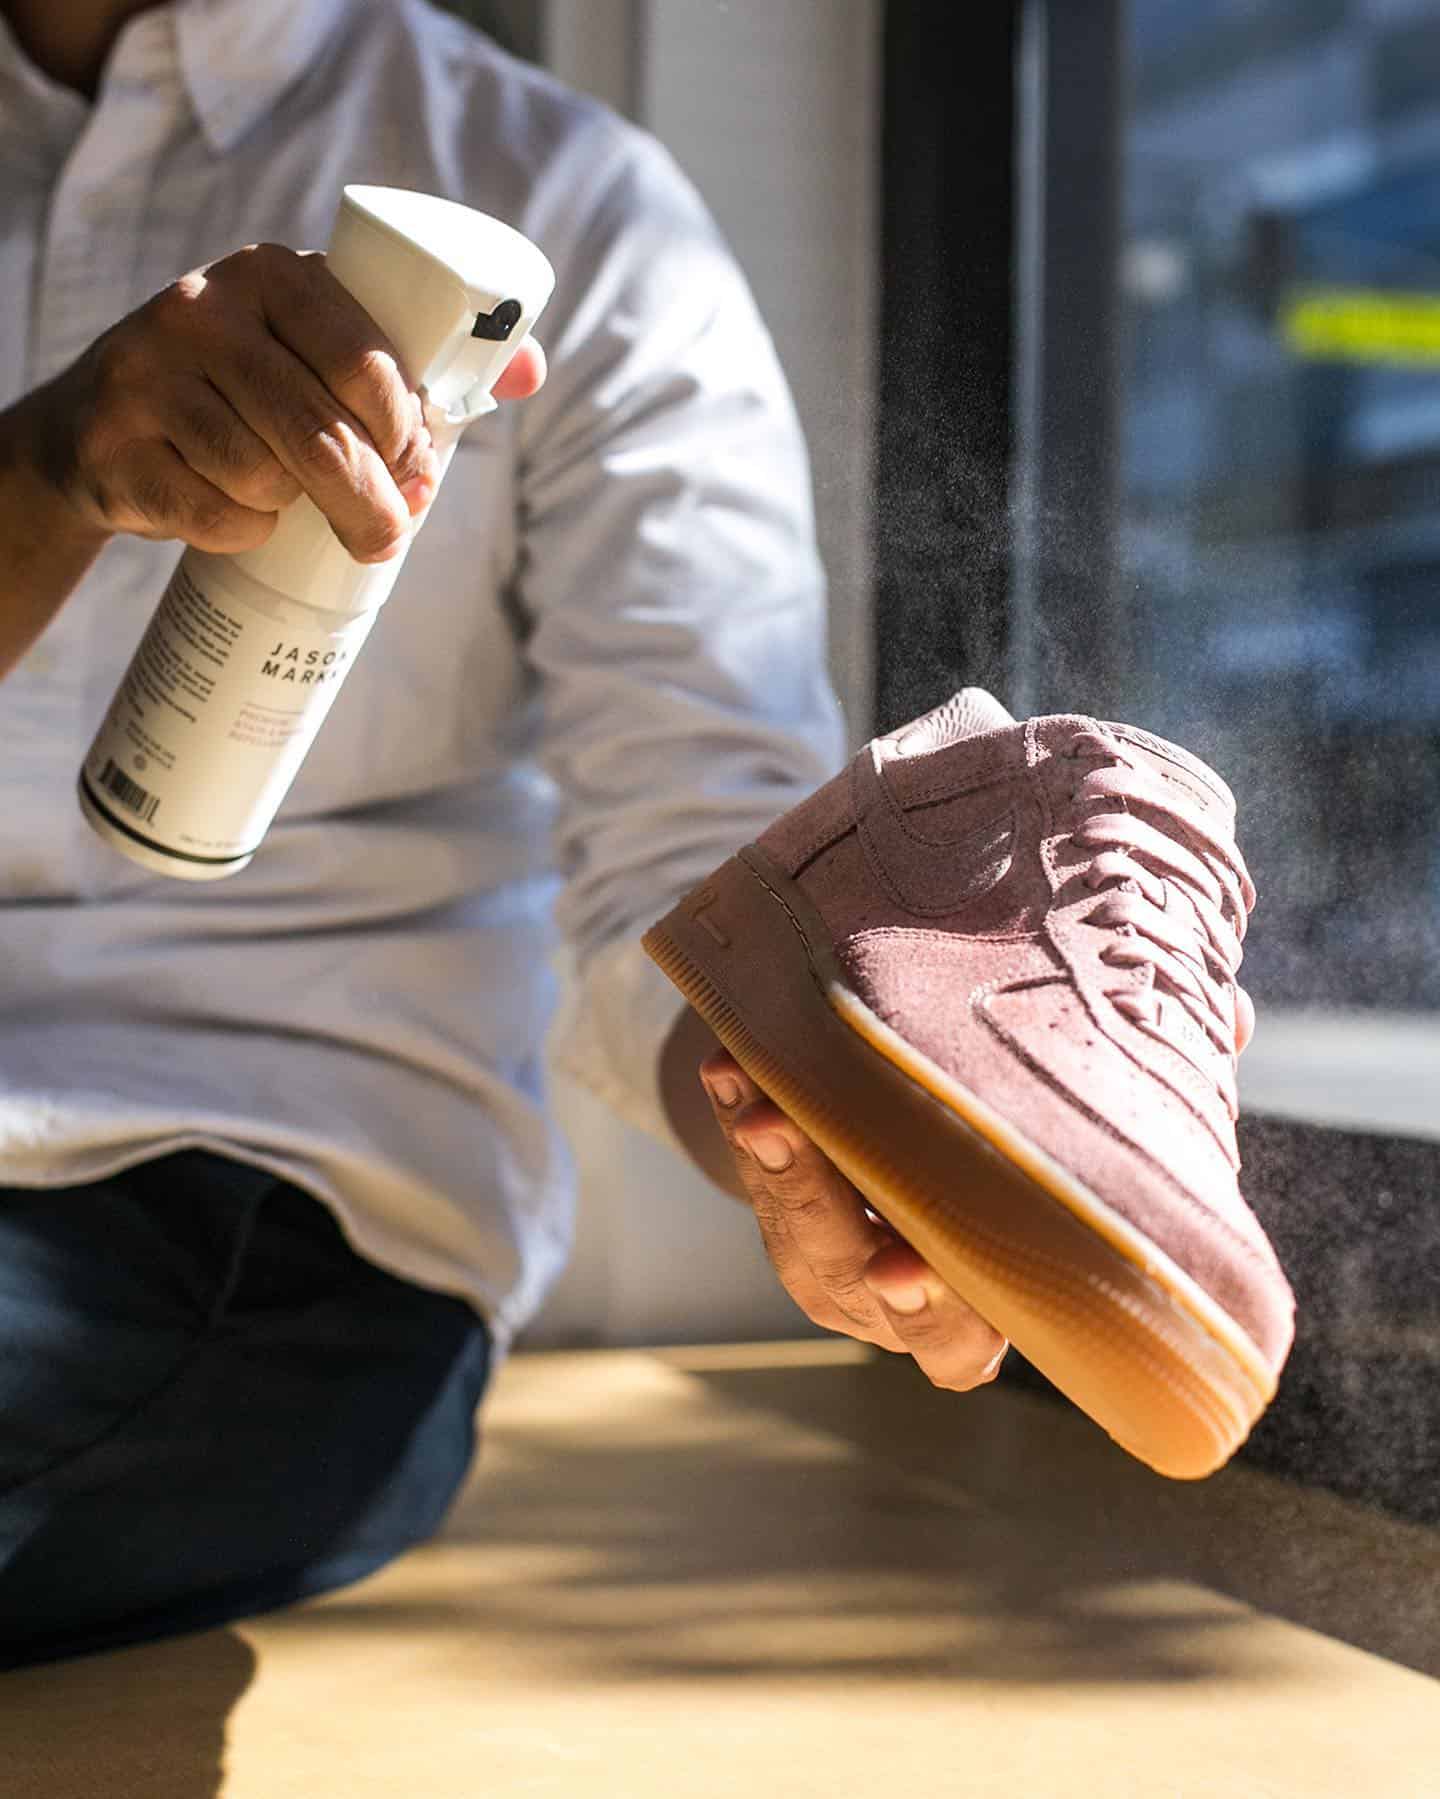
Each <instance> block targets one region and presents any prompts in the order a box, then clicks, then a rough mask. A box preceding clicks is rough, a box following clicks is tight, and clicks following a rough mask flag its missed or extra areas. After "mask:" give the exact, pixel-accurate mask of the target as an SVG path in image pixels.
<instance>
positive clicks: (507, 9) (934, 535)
mask: <svg viewBox="0 0 1440 1799" xmlns="http://www.w3.org/2000/svg"><path fill="white" fill-rule="evenodd" d="M455 10H457V11H462V12H465V13H466V14H467V15H468V16H469V17H471V18H472V19H474V20H475V21H476V22H477V23H479V24H481V25H482V26H483V27H484V28H485V29H487V30H489V31H491V32H492V33H493V34H494V35H495V36H497V37H498V38H499V39H500V40H501V41H502V42H503V43H505V44H506V45H507V46H508V47H509V48H511V49H513V50H514V51H515V52H516V53H517V54H520V55H523V56H527V57H530V58H533V59H534V60H536V61H538V62H541V63H543V64H545V65H546V66H548V67H550V68H551V69H553V70H554V71H555V72H556V73H557V74H558V75H560V76H561V77H562V78H563V79H565V80H566V81H568V82H570V83H571V84H572V85H574V86H577V87H581V88H584V89H587V90H588V91H590V92H592V93H594V94H596V95H598V96H599V97H600V98H602V99H603V100H605V101H607V102H608V103H609V104H611V105H612V106H614V107H616V108H617V110H619V111H621V112H624V113H626V114H628V115H629V116H630V117H631V118H633V119H635V120H636V121H637V122H638V123H640V124H642V125H644V126H646V127H647V128H648V129H650V130H652V131H654V132H655V133H656V134H657V135H658V136H659V137H660V138H661V139H662V140H663V141H664V142H665V143H666V144H667V145H668V146H669V148H670V149H671V150H672V151H673V153H674V154H675V155H676V157H677V158H678V160H679V161H680V163H681V164H682V166H683V167H684V168H685V169H686V170H687V172H688V173H689V175H690V176H691V178H692V179H693V180H694V181H695V182H696V184H697V185H698V186H699V188H700V190H701V191H702V193H703V194H704V195H705V197H706V198H707V200H708V201H709V203H710V205H711V208H712V210H713V211H714V212H715V214H716V216H717V217H718V219H719V221H720V223H721V225H722V227H723V228H724V230H725V231H726V233H727V235H728V236H729V238H730V241H731V243H732V245H733V246H734V248H735V250H736V252H737V254H738V255H739V257H740V260H741V262H742V264H743V265H744V266H745V268H746V270H747V272H748V273H749V275H750V278H751V281H752V283H753V285H754V287H755V290H756V293H757V295H758V297H759V300H760V303H761V307H762V309H763V311H764V312H765V314H766V316H767V318H768V320H769V322H770V325H771V328H772V331H773V333H774V335H775V338H776V341H777V344H778V346H779V350H780V353H781V357H782V360H783V361H784V363H785V365H786V368H787V370H788V372H789V374H790V378H791V381H792V385H793V386H794V389H795V392H796V397H797V400H798V403H799V406H800V410H801V414H802V417H803V419H804V421H805V424H806V427H807V430H808V433H809V436H810V442H811V448H812V455H813V460H814V468H815V481H816V492H817V504H818V514H819V522H820V532H821V540H822V548H823V550H824V553H825V557H826V561H827V566H828V568H829V571H830V575H831V582H832V593H833V614H832V616H833V630H832V655H833V663H834V668H835V675H836V680H837V684H838V686H839V688H840V692H841V695H842V699H843V701H844V703H845V707H846V712H847V716H848V719H849V723H850V729H851V736H852V739H853V741H854V742H856V743H857V744H858V743H859V742H861V741H863V740H864V739H865V738H866V737H868V736H869V735H870V734H871V733H872V731H873V730H875V729H888V728H890V727H891V726H893V725H896V724H898V723H900V722H901V721H903V720H904V719H906V718H909V717H911V716H913V715H914V714H915V713H917V712H919V711H921V710H923V709H925V708H926V707H928V706H930V705H933V704H935V703H937V702H938V701H939V700H940V699H942V698H944V697H945V696H946V695H947V694H948V693H949V692H950V691H951V690H952V689H953V688H954V687H956V686H959V685H962V684H966V683H979V684H981V685H985V686H988V687H990V688H992V689H993V690H994V691H995V692H996V693H997V694H998V695H999V696H1000V697H1001V698H1002V699H1004V700H1005V702H1006V703H1007V704H1008V705H1009V706H1010V708H1011V710H1012V711H1014V712H1016V713H1017V714H1018V713H1028V712H1043V711H1060V710H1065V711H1070V710H1074V711H1085V712H1092V713H1097V714H1099V715H1101V716H1108V717H1119V718H1124V719H1126V720H1129V721H1131V722H1133V723H1136V724H1141V725H1144V726H1146V727H1147V728H1149V729H1152V730H1154V731H1156V732H1158V733H1160V734H1161V735H1163V736H1167V737H1171V738H1174V739H1176V740H1178V741H1180V742H1183V743H1184V744H1186V745H1187V746H1188V747H1190V748H1191V749H1193V750H1195V751H1196V752H1197V753H1198V754H1200V755H1201V756H1203V757H1204V758H1205V759H1207V760H1208V761H1210V762H1212V763H1213V764H1214V765H1215V766H1216V767H1217V768H1218V769H1219V770H1220V771H1221V772H1222V773H1223V774H1224V775H1225V776H1226V777H1227V778H1228V779H1229V781H1230V782H1231V784H1232V786H1234V788H1235V789H1236V791H1237V794H1238V796H1239V800H1240V822H1241V844H1242V848H1243V849H1244V850H1245V852H1246V854H1247V856H1248V858H1249V860H1250V863H1251V867H1252V870H1253V872H1254V874H1255V877H1256V881H1257V885H1258V887H1259V890H1260V895H1261V904H1260V907H1259V910H1258V911H1257V913H1256V916H1255V920H1254V924H1253V928H1252V931H1251V935H1250V938H1249V940H1248V942H1247V949H1246V964H1245V978H1246V983H1247V985H1248V986H1249V987H1250V989H1251V991H1252V993H1253V995H1254V997H1255V1000H1256V1003H1257V1007H1258V1009H1259V1016H1260V1028H1259V1031H1258V1033H1257V1037H1256V1041H1255V1044H1254V1046H1253V1048H1252V1049H1251V1050H1250V1051H1249V1052H1248V1053H1247V1055H1246V1057H1245V1059H1244V1063H1243V1064H1242V1068H1241V1075H1242V1092H1243V1096H1244V1101H1245V1106H1246V1116H1245V1118H1244V1120H1243V1121H1242V1152H1243V1153H1244V1155H1245V1158H1246V1172H1245V1182H1246V1191H1247V1196H1248V1197H1249V1198H1250V1200H1251V1202H1252V1204H1253V1205H1254V1206H1255V1209H1256V1210H1257V1211H1258V1212H1259V1213H1260V1215H1261V1217H1262V1219H1263V1221H1264V1222H1265V1223H1266V1225H1267V1227H1268V1228H1269V1229H1270V1231H1271V1234H1272V1236H1273V1237H1274V1239H1275V1241H1276V1244H1277V1247H1278V1248H1279V1249H1280V1251H1281V1254H1282V1259H1284V1260H1285V1261H1286V1263H1287V1266H1288V1267H1289V1268H1290V1271H1291V1274H1292V1278H1293V1280H1294V1283H1295V1285H1296V1287H1297V1290H1298V1292H1299V1295H1300V1299H1301V1306H1302V1313H1301V1328H1300V1334H1299V1338H1298V1341H1297V1347H1296V1351H1295V1355H1294V1357H1293V1358H1292V1362H1291V1367H1290V1372H1289V1374H1288V1376H1287V1379H1286V1382H1285V1385H1284V1388H1283V1389H1282V1395H1281V1399H1280V1401H1279V1402H1278V1403H1277V1405H1276V1407H1275V1408H1274V1410H1273V1411H1272V1413H1271V1415H1270V1417H1269V1418H1268V1419H1267V1420H1266V1421H1265V1423H1264V1424H1262V1426H1261V1428H1260V1430H1259V1431H1258V1432H1257V1434H1256V1437H1255V1439H1254V1440H1253V1442H1252V1445H1251V1447H1250V1451H1249V1453H1250V1454H1251V1455H1252V1456H1254V1457H1255V1458H1256V1459H1258V1460H1259V1461H1261V1462H1263V1463H1265V1464H1267V1465H1270V1466H1273V1467H1277V1468H1280V1469H1282V1470H1284V1471H1285V1472H1287V1473H1290V1474H1293V1475H1296V1476H1298V1477H1299V1478H1301V1479H1305V1480H1310V1481H1314V1482H1316V1483H1318V1484H1323V1485H1327V1486H1331V1487H1335V1488H1337V1489H1338V1490H1341V1491H1344V1492H1350V1493H1353V1494H1356V1495H1358V1496H1361V1497H1365V1498H1370V1499H1374V1500H1379V1501H1380V1502H1382V1503H1384V1504H1386V1505H1388V1506H1391V1507H1393V1508H1395V1509H1398V1510H1401V1511H1404V1512H1406V1513H1408V1514H1409V1515H1412V1516H1419V1517H1425V1518H1429V1519H1432V1520H1433V1519H1435V1518H1440V1379H1437V1376H1440V1021H1437V1008H1440V606H1437V603H1436V593H1437V585H1440V4H1436V3H1435V0H985V3H984V4H983V5H971V6H965V7H962V6H959V5H956V4H955V3H954V0H508V3H506V0H491V4H488V5H472V6H457V7H456V8H455ZM562 1103H563V1106H564V1109H565V1113H566V1116H567V1119H568V1121H569V1125H570V1130H571V1134H572V1137H573V1139H574V1141H575V1144H576V1149H577V1154H578V1156H579V1159H580V1162H581V1166H582V1169H583V1170H584V1199H583V1204H582V1210H581V1225H580V1241H579V1246H578V1252H577V1256H576V1259H575V1262H574V1264H573V1266H572V1268H571V1271H570V1273H569V1274H568V1275H567V1277H566V1279H565V1281H564V1282H563V1283H562V1285H561V1287H560V1288H559V1289H558V1290H557V1291H556V1293H555V1294H554V1295H553V1297H552V1300H551V1302H550V1305H549V1308H548V1309H547V1311H546V1313H545V1314H544V1316H543V1317H542V1319H541V1320H540V1321H539V1324H538V1325H537V1327H536V1328H535V1330H534V1331H532V1333H531V1340H532V1341H536V1342H557V1343H558V1342H572V1343H579V1342H647V1341H648V1342H654V1341H661V1340H688V1341H699V1340H706V1339H715V1338H739V1337H744V1336H756V1335H781V1334H793V1333H803V1332H805V1331H806V1330H807V1329H808V1326H807V1325H806V1324H805V1321H804V1320H803V1319H801V1318H800V1317H799V1315H798V1314H797V1313H795V1312H794V1311H793V1309H792V1308H791V1307H790V1304H789V1301H788V1300H787V1299H786V1298H785V1296H784V1295H783V1293H781V1292H780V1290H779V1288H778V1286H777V1285H776V1283H775V1282H774V1279H773V1276H771V1274H770V1272H769V1269H768V1266H767V1265H766V1263H765V1262H764V1260H763V1258H762V1257H761V1255H760V1253H759V1251H758V1248H757V1247H756V1245H755V1243H754V1242H753V1233H752V1230H751V1227H750V1224H749V1221H748V1218H746V1217H745V1216H744V1215H743V1214H742V1213H741V1212H740V1211H739V1209H738V1208H736V1207H734V1206H733V1205H732V1204H730V1203H729V1202H726V1201H725V1200H724V1199H722V1198H720V1197H718V1196H717V1195H715V1194H714V1193H712V1192H710V1191H709V1190H708V1189H706V1188H704V1187H703V1186H702V1185H701V1184H700V1183H699V1182H698V1181H696V1180H695V1179H694V1178H693V1177H691V1176H689V1175H688V1174H687V1172H686V1171H685V1170H684V1169H683V1168H681V1167H680V1165H679V1163H678V1162H677V1161H676V1160H675V1159H674V1158H672V1157H670V1156H669V1155H668V1154H667V1153H666V1152H665V1151H663V1150H661V1149H659V1148H658V1147H655V1146H653V1145H650V1144H647V1143H644V1142H641V1141H639V1140H637V1139H635V1138H633V1137H632V1136H630V1135H628V1134H626V1133H624V1132H623V1131H622V1130H621V1129H620V1127H618V1126H615V1125H613V1124H612V1123H611V1122H610V1121H609V1119H608V1117H606V1116H605V1115H604V1114H603V1113H602V1112H601V1111H600V1110H599V1108H598V1107H592V1106H591V1105H590V1104H589V1103H588V1102H587V1101H586V1100H585V1098H584V1097H583V1096H582V1095H577V1094H573V1093H566V1094H563V1095H562ZM1011 1378H1014V1379H1019V1380H1027V1379H1029V1380H1031V1381H1033V1380H1035V1379H1036V1378H1037V1377H1034V1376H1031V1375H1027V1372H1026V1370H1025V1369H1024V1368H1023V1365H1020V1364H1019V1363H1018V1361H1017V1362H1016V1365H1015V1367H1014V1369H1013V1371H1012V1373H1011ZM958 1418H959V1413H958V1412H957V1419H958ZM957 1427H958V1425H957Z"/></svg>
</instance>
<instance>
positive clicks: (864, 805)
mask: <svg viewBox="0 0 1440 1799" xmlns="http://www.w3.org/2000/svg"><path fill="white" fill-rule="evenodd" d="M850 778H851V782H852V791H853V793H854V799H855V818H856V822H857V828H858V830H859V833H860V841H861V844H862V845H863V846H864V850H865V859H866V861H867V862H868V863H869V864H870V870H871V873H872V874H873V875H874V876H875V878H876V880H877V881H878V882H879V883H880V885H881V886H882V887H883V888H884V889H885V891H886V892H887V893H888V894H889V895H890V897H891V899H893V900H894V901H895V903H896V904H897V905H898V906H900V907H902V908H903V909H904V910H905V911H906V912H914V913H916V914H918V915H919V916H921V917H940V916H943V915H944V914H946V913H949V912H958V911H959V910H960V908H961V907H962V906H966V905H969V904H970V903H971V902H972V901H973V900H977V899H983V898H984V896H985V895H986V894H987V893H989V892H990V891H991V890H992V889H993V888H995V887H998V886H999V885H1000V883H1001V881H1003V880H1004V879H1005V876H1006V875H1007V874H1008V873H1009V872H1010V865H1011V863H1012V862H1013V861H1014V859H1015V813H1014V809H1013V808H1011V809H1010V810H1008V811H1006V812H1004V813H1002V814H1001V816H1000V817H999V818H995V819H992V820H991V821H990V822H989V823H988V824H983V825H980V826H978V827H977V828H976V829H975V830H973V831H967V832H966V833H965V835H964V836H963V837H955V838H952V839H950V840H949V841H948V842H939V841H937V840H936V839H934V838H931V837H926V836H925V835H924V834H923V833H922V832H920V831H917V830H916V829H914V827H913V826H912V825H911V824H910V823H909V822H908V821H907V819H906V815H905V813H904V812H903V811H902V809H901V808H900V806H899V805H898V804H897V802H896V799H895V796H894V795H893V794H892V793H891V791H890V788H889V786H888V785H887V783H886V781H885V777H884V776H883V775H882V774H881V772H880V769H879V766H878V765H877V762H876V759H875V753H874V750H873V749H869V748H867V749H866V750H863V751H862V752H861V753H860V754H859V755H858V756H857V757H856V758H855V760H854V761H853V762H852V763H851V765H850Z"/></svg>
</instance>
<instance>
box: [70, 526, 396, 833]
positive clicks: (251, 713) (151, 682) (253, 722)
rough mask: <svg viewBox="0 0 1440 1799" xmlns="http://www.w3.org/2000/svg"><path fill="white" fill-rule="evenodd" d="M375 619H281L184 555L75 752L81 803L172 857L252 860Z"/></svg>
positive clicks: (367, 616)
mask: <svg viewBox="0 0 1440 1799" xmlns="http://www.w3.org/2000/svg"><path fill="white" fill-rule="evenodd" d="M294 610H295V609H294V608H291V611H292V612H293V611H294ZM375 617H376V613H375V612H374V611H370V612H366V613H364V614H363V615H362V616H360V617H359V618H337V619H336V621H335V624H334V625H333V626H329V627H327V626H326V624H325V623H324V621H323V619H322V618H320V617H319V616H318V615H315V614H312V615H311V618H310V621H309V622H307V623H305V624H296V623H280V622H278V621H277V620H276V619H274V618H271V617H269V616H267V614H266V613H264V612H262V611H260V610H259V609H258V608H257V607H255V606H253V605H251V604H249V603H248V602H247V601H246V600H244V599H242V598H241V597H240V596H239V595H237V594H235V593H234V592H232V591H231V590H230V589H229V588H228V587H227V588H224V589H218V590H217V589H213V588H212V589H210V590H209V591H207V590H206V588H205V587H202V586H201V584H200V583H199V582H198V581H197V580H196V578H195V574H194V572H193V571H192V570H191V569H189V568H187V566H186V559H185V558H183V557H182V558H181V561H180V564H179V566H178V567H177V568H176V570H175V573H174V575H173V576H172V578H171V581H170V585H169V586H168V587H167V588H166V590H165V594H164V597H163V598H162V600H161V602H160V604H159V606H158V607H157V608H156V610H155V616H154V617H153V618H152V619H151V621H150V625H149V628H148V630H147V631H146V633H145V635H144V637H143V638H142V639H141V641H140V647H139V649H138V650H136V652H135V656H134V659H133V661H132V662H131V664H130V667H129V669H128V670H127V671H126V674H125V678H124V680H123V681H122V682H121V683H120V687H119V690H118V691H117V693H116V695H115V699H114V702H113V703H112V705H111V707H110V711H109V713H108V714H107V715H106V718H105V722H104V723H103V724H102V725H101V727H100V730H99V733H98V734H97V736H96V738H95V742H94V743H93V744H92V745H91V748H90V753H89V754H88V755H87V756H86V758H85V764H84V780H85V785H86V789H87V791H88V794H89V798H90V800H91V801H92V803H93V804H94V805H96V806H97V807H98V808H99V809H100V811H101V812H103V813H104V814H105V816H106V817H107V818H108V819H109V820H110V822H111V823H112V824H114V825H118V826H119V827H120V828H121V829H122V830H123V831H124V832H125V833H126V834H127V835H128V836H131V837H135V838H139V839H140V841H141V842H143V843H146V844H148V845H149V846H150V847H151V848H152V849H155V850H160V851H164V852H168V853H169V854H170V855H172V856H176V857H178V858H180V859H181V860H184V861H190V862H231V861H234V860H237V859H239V858H241V857H246V856H249V855H252V854H253V853H254V851H255V848H256V846H257V845H258V844H259V842H260V840H261V838H262V837H263V836H264V835H265V832H266V831H267V830H268V829H269V826H270V821H271V819H272V818H274V816H275V813H276V812H277V810H278V809H279V806H280V802H281V801H282V800H283V799H284V797H285V795H286V793H287V791H288V790H289V787H290V783H291V782H292V781H293V780H294V778H295V775H296V773H297V771H298V770H299V767H300V764H301V763H302V762H303V761H304V759H305V753H306V751H307V750H308V749H309V748H310V745H311V743H312V742H313V741H314V738H315V734H316V732H317V731H318V730H319V729H320V726H321V724H322V723H323V722H324V719H325V715H326V713H327V712H328V711H329V710H330V706H331V703H332V702H333V700H334V698H335V695H336V694H337V693H338V692H339V690H340V683H341V681H342V680H343V679H344V678H345V676H346V674H347V673H348V672H349V670H350V668H351V665H352V664H353V662H354V660H355V657H356V654H357V653H358V651H359V649H360V646H361V644H362V643H364V641H365V638H366V636H367V635H368V633H369V630H370V627H371V625H372V624H373V623H374V622H375Z"/></svg>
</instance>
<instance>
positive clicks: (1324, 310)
mask: <svg viewBox="0 0 1440 1799" xmlns="http://www.w3.org/2000/svg"><path fill="white" fill-rule="evenodd" d="M1280 335H1281V337H1282V338H1283V339H1284V342H1285V345H1286V347H1287V348H1288V349H1290V350H1293V351H1294V352H1295V354H1296V355H1297V356H1304V357H1308V358H1309V359H1311V360H1312V361H1317V362H1370V363H1391V364H1394V365H1396V366H1401V367H1406V368H1440V294H1405V293H1398V292H1390V291H1387V290H1384V289H1381V288H1363V287H1306V288H1298V289H1296V290H1295V291H1294V292H1293V293H1291V294H1289V295H1287V296H1286V298H1285V300H1284V301H1283V302H1282V303H1281V307H1280Z"/></svg>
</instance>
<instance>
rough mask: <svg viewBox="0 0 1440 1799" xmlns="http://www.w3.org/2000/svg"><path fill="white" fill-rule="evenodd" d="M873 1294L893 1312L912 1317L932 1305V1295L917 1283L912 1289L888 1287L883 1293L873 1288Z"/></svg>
mask: <svg viewBox="0 0 1440 1799" xmlns="http://www.w3.org/2000/svg"><path fill="white" fill-rule="evenodd" d="M871 1291H872V1292H874V1293H876V1294H877V1297H878V1298H880V1299H881V1300H883V1301H884V1303H885V1304H886V1305H887V1306H889V1308H890V1310H891V1311H892V1312H903V1313H905V1314H906V1316H907V1317H908V1316H910V1315H912V1314H914V1313H915V1312H923V1311H924V1310H925V1308H926V1306H928V1305H929V1303H930V1295H929V1294H928V1293H927V1292H926V1291H925V1289H924V1287H922V1286H921V1285H920V1283H919V1282H918V1281H917V1282H916V1283H915V1284H914V1285H913V1286H910V1287H887V1288H885V1290H884V1291H883V1292H881V1291H880V1290H879V1289H877V1288H872V1289H871Z"/></svg>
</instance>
